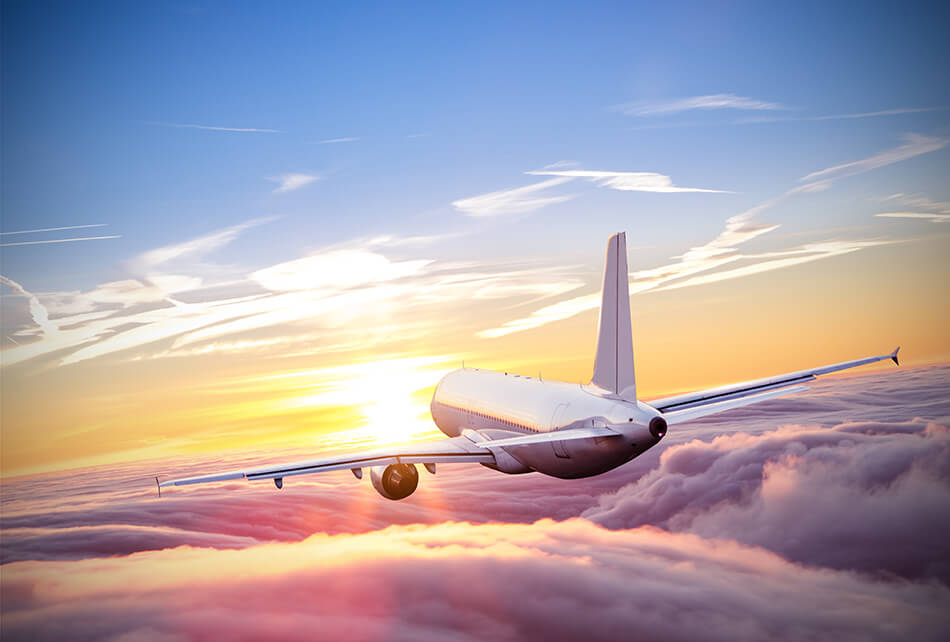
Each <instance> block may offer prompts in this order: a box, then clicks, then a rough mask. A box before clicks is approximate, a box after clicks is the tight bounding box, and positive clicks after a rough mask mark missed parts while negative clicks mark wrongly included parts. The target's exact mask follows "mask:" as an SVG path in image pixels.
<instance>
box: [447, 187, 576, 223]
mask: <svg viewBox="0 0 950 642" xmlns="http://www.w3.org/2000/svg"><path fill="white" fill-rule="evenodd" d="M570 180H571V178H568V177H558V178H552V179H550V180H546V181H541V182H540V183H534V184H533V185H526V186H525V187H516V188H514V189H507V190H500V191H497V192H489V193H488V194H482V195H481V196H472V197H470V198H463V199H460V200H457V201H454V202H453V203H452V206H453V207H455V209H457V210H458V211H460V212H463V213H464V214H467V215H468V216H473V217H479V218H480V217H489V216H499V215H502V214H524V213H526V212H533V211H535V210H538V209H541V208H542V207H547V206H548V205H554V204H556V203H563V202H565V201H569V200H571V199H572V198H574V195H573V194H564V195H559V196H543V197H539V196H536V193H537V192H541V191H543V190H546V189H549V188H551V187H556V186H558V185H563V184H564V183H567V182H568V181H570Z"/></svg>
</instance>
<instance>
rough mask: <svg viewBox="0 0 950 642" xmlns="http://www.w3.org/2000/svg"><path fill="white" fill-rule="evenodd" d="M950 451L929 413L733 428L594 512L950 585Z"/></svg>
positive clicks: (604, 519) (677, 452) (624, 523)
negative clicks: (824, 424) (893, 419)
mask: <svg viewBox="0 0 950 642" xmlns="http://www.w3.org/2000/svg"><path fill="white" fill-rule="evenodd" d="M948 457H950V430H948V429H947V427H946V426H942V425H939V424H935V423H929V424H928V423H927V422H925V421H923V420H914V421H911V422H902V423H887V422H858V423H845V424H840V425H838V426H835V427H834V428H831V429H826V428H821V427H818V426H784V427H782V428H780V429H779V430H775V431H769V432H766V433H763V434H760V435H748V434H742V433H739V434H732V435H724V436H721V437H716V438H715V439H713V440H712V441H711V442H706V441H692V442H689V443H687V444H684V445H682V446H677V447H675V448H670V449H668V450H667V451H666V452H664V453H663V455H662V456H661V458H660V466H659V468H657V469H656V470H655V471H653V472H651V473H650V474H648V475H646V476H644V477H643V478H641V479H640V480H638V481H637V482H636V484H633V485H631V486H628V487H625V488H622V489H620V490H619V491H617V493H615V494H613V495H609V496H606V497H603V498H601V501H600V505H599V506H598V507H596V508H592V509H590V510H588V511H586V512H585V513H584V517H586V518H588V519H590V520H592V521H595V522H598V523H601V524H605V525H608V526H610V527H611V528H631V527H636V526H639V525H643V524H651V525H654V526H660V527H663V528H666V529H670V530H675V531H678V532H690V533H695V534H698V535H702V536H703V537H711V538H729V539H733V540H736V541H740V542H743V543H745V544H748V545H754V546H762V547H765V548H768V549H769V550H773V551H775V552H777V553H779V554H781V555H783V556H785V557H787V558H788V559H791V560H792V561H797V562H802V563H805V564H810V565H817V566H822V567H827V568H836V569H851V570H859V571H865V572H873V573H876V574H877V573H886V574H893V575H898V576H901V577H905V578H910V579H927V578H935V579H939V580H940V581H941V582H943V583H945V584H950V563H948V561H947V560H948V559H950V513H948V512H947V511H946V510H945V509H944V508H943V507H945V506H947V505H950V467H948V466H947V463H946V462H947V461H948ZM924 521H926V524H927V525H926V526H924V525H923V523H924Z"/></svg>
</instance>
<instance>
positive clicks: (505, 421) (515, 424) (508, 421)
mask: <svg viewBox="0 0 950 642" xmlns="http://www.w3.org/2000/svg"><path fill="white" fill-rule="evenodd" d="M459 410H461V411H462V412H467V413H468V414H470V415H474V416H476V417H481V418H482V419H490V420H492V421H497V422H499V423H501V424H504V425H506V426H512V427H514V428H523V429H525V430H530V431H532V432H538V430H537V429H536V428H533V427H531V426H528V425H527V424H522V423H518V422H517V421H512V420H511V419H505V418H503V417H495V416H493V415H489V414H487V413H484V412H478V411H476V410H469V409H467V408H459Z"/></svg>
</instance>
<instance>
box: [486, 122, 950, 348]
mask: <svg viewBox="0 0 950 642" xmlns="http://www.w3.org/2000/svg"><path fill="white" fill-rule="evenodd" d="M944 145H946V141H944V140H943V139H935V138H927V137H924V136H918V135H915V134H910V135H908V136H907V137H906V142H905V143H904V144H903V145H900V146H898V147H895V148H892V149H889V150H886V151H883V152H880V153H878V154H874V155H873V156H870V157H868V158H865V159H861V160H858V161H853V162H850V163H844V164H842V165H836V166H834V167H829V168H827V169H823V170H820V171H817V172H812V173H811V174H808V175H807V176H805V177H803V178H802V179H801V181H803V182H804V184H802V185H797V186H795V187H792V188H790V189H789V190H787V191H786V192H784V193H783V194H781V195H779V196H777V197H775V198H773V199H770V200H768V201H765V202H763V203H760V204H759V205H757V206H755V207H753V208H750V209H748V210H746V211H745V212H742V213H740V214H736V215H735V216H732V217H730V218H728V219H727V220H726V223H725V226H724V228H723V230H722V231H721V232H720V233H719V235H718V236H716V237H715V238H714V239H712V240H711V241H709V242H707V243H705V244H703V245H699V246H696V247H692V248H690V249H689V250H687V251H686V252H685V253H683V254H682V255H680V256H677V257H673V258H674V259H676V260H675V261H673V262H671V263H668V264H666V265H661V266H659V267H656V268H651V269H647V270H640V271H638V272H635V273H633V274H632V275H631V279H630V286H629V287H630V293H631V294H638V293H642V292H648V291H651V290H654V291H659V290H669V289H674V288H682V287H690V286H698V285H704V284H709V283H714V282H721V281H725V280H729V279H736V278H741V277H745V276H750V275H753V274H761V273H763V272H768V271H771V270H777V269H782V268H787V267H792V266H795V265H800V264H802V263H807V262H810V261H816V260H819V259H825V258H831V257H835V256H841V255H843V254H848V253H851V252H856V251H858V250H861V249H865V248H870V247H875V246H878V245H882V244H884V243H885V242H886V241H881V240H876V239H854V240H843V241H825V242H820V243H812V244H807V245H802V246H798V247H792V248H787V249H785V250H781V251H777V252H772V253H766V254H744V253H742V252H741V251H740V249H739V248H740V246H742V245H744V244H746V243H749V242H750V241H752V240H754V239H756V238H759V237H760V236H762V235H764V234H768V233H769V232H771V231H773V230H775V229H777V228H778V227H779V225H778V224H775V223H763V222H759V221H758V220H757V219H758V216H759V215H760V214H761V213H762V212H764V211H766V210H768V209H771V208H772V207H775V206H776V205H778V204H779V203H781V202H783V201H785V200H787V199H788V198H791V197H793V196H795V195H797V194H803V193H809V192H815V191H819V190H823V189H827V188H829V187H830V186H831V184H832V183H833V182H834V181H835V180H837V179H838V178H843V177H845V176H852V175H854V174H859V173H861V172H866V171H869V170H872V169H876V168H879V167H884V166H885V165H890V164H892V163H896V162H899V161H902V160H906V159H908V158H913V157H915V156H918V155H920V154H924V153H927V152H931V151H935V150H937V149H940V148H942V147H943V146H944ZM733 263H736V264H737V265H739V264H740V263H741V264H742V265H739V266H738V267H733V268H732V269H728V270H722V271H718V272H714V271H715V270H719V269H720V268H722V267H724V266H725V265H727V264H733ZM704 273H705V274H704ZM701 274H702V276H699V275H701ZM599 301H600V298H599V296H598V295H597V294H588V295H582V296H579V297H574V298H572V299H569V300H566V301H561V302H558V303H554V304H551V305H546V306H544V307H541V308H540V309H537V310H535V311H534V312H532V313H530V314H529V315H527V316H525V317H521V318H518V319H513V320H511V321H507V322H505V323H503V324H501V325H500V326H497V327H493V328H488V329H486V330H482V331H481V332H479V336H482V337H485V338H495V337H501V336H504V335H507V334H511V333H513V332H520V331H522V330H528V329H531V328H537V327H540V326H542V325H545V324H547V323H551V322H554V321H560V320H562V319H567V318H570V317H573V316H575V315H577V314H580V313H582V312H585V311H587V310H593V309H596V308H597V306H598V304H599Z"/></svg>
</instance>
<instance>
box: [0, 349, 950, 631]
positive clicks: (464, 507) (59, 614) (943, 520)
mask: <svg viewBox="0 0 950 642" xmlns="http://www.w3.org/2000/svg"><path fill="white" fill-rule="evenodd" d="M948 384H950V368H948V367H946V366H942V367H929V368H918V369H911V370H901V371H899V372H883V373H876V374H871V375H863V376H856V377H849V378H843V379H833V380H826V381H824V382H819V383H817V384H816V386H815V390H814V391H812V392H806V393H803V394H802V395H800V396H797V397H795V398H794V399H791V398H790V399H779V400H773V401H769V402H766V403H764V404H762V405H760V406H753V407H750V408H748V409H739V410H736V411H733V412H731V413H729V414H728V415H723V416H721V417H719V418H710V419H707V420H704V421H703V422H700V423H698V424H695V425H693V426H692V427H690V429H689V431H688V432H687V431H686V430H685V429H684V431H682V432H679V434H676V433H671V434H670V435H669V441H667V442H665V443H666V447H665V449H664V450H663V451H662V452H651V453H648V454H647V455H645V456H644V457H642V458H640V459H638V460H636V461H635V462H633V463H632V464H631V465H630V466H629V467H628V468H625V469H623V470H622V471H616V472H614V473H610V474H608V475H604V476H601V477H595V478H591V479H588V480H579V481H576V482H572V483H571V484H565V483H564V482H560V481H558V480H554V479H546V478H533V479H532V480H529V483H524V480H514V479H510V478H505V477H503V476H499V475H496V474H494V473H493V472H492V471H488V470H484V471H481V470H479V469H476V470H474V471H469V472H468V473H466V474H461V473H458V472H457V471H456V472H453V470H452V469H451V468H446V469H445V470H441V469H440V470H439V474H438V475H437V476H436V477H435V478H433V479H434V483H432V484H428V485H426V486H424V487H422V488H421V489H420V491H419V494H418V497H417V500H416V501H414V502H412V503H398V504H395V503H387V504H385V507H386V510H385V511H380V510H374V509H372V508H371V506H372V505H376V506H379V504H378V502H377V501H376V499H375V497H372V496H370V495H368V493H369V492H371V491H369V490H368V489H367V488H366V486H365V485H361V484H359V483H358V482H356V480H354V479H352V476H350V475H349V473H348V472H345V471H344V472H340V473H337V474H336V475H338V478H323V477H311V478H308V479H300V480H299V481H298V482H295V483H294V484H292V485H289V486H288V487H287V488H285V489H284V490H283V491H281V492H280V493H277V492H276V491H274V489H273V488H266V487H265V488H259V489H257V490H252V492H241V493H235V492H233V489H230V488H228V487H222V488H201V489H194V490H189V489H185V490H183V491H180V492H177V493H174V494H172V495H168V496H166V497H163V498H162V499H161V500H158V499H157V498H154V487H151V486H149V483H148V482H149V480H147V479H145V473H144V472H143V468H144V469H149V470H151V465H143V466H133V467H129V466H127V465H123V466H112V467H109V466H106V467H100V468H97V469H95V470H85V471H75V472H62V473H57V474H55V475H44V476H39V477H31V478H22V479H8V480H5V483H4V495H5V497H4V500H5V502H7V506H14V505H15V506H17V510H16V511H15V512H12V511H7V512H6V513H5V516H4V522H3V529H4V532H3V538H4V549H3V555H4V557H3V560H2V561H3V563H4V566H3V573H2V575H0V588H2V595H3V598H4V599H3V600H2V601H0V612H2V614H3V617H4V632H5V633H6V634H9V635H11V636H13V637H14V638H16V637H22V636H24V635H26V633H27V632H29V634H30V635H31V637H32V639H37V640H46V639H50V640H52V639H59V637H61V631H62V630H64V629H68V630H70V631H71V634H72V635H74V636H75V637H76V639H92V638H100V639H101V638H109V637H119V636H122V635H126V636H129V637H132V636H133V635H144V633H142V632H143V631H148V632H149V635H150V636H151V637H153V638H155V637H158V636H161V635H166V636H168V635H180V636H181V635H183V636H185V637H200V636H201V635H204V634H208V635H212V633H211V632H214V635H224V636H226V637H240V635H245V636H246V635H254V634H255V632H257V633H260V635H262V636H265V628H266V630H267V633H266V635H273V633H274V628H273V626H274V622H278V623H281V626H283V627H285V628H284V629H281V630H282V631H283V632H284V633H286V635H285V636H284V637H286V639H297V638H295V637H294V636H298V637H299V639H306V636H308V635H312V631H309V629H307V627H305V626H302V622H305V621H309V620H310V619H312V618H313V617H315V616H318V617H321V621H322V622H323V626H324V627H328V628H325V631H326V632H327V633H328V635H329V634H331V633H334V634H335V633H336V632H339V634H340V635H353V633H354V632H362V633H365V634H367V635H383V634H385V635H387V636H394V635H395V636H398V635H399V634H401V633H405V634H406V635H407V636H409V635H411V636H412V637H414V638H415V639H423V640H426V639H432V640H436V639H445V637H447V636H450V635H451V636H452V637H454V638H456V639H461V640H469V639H471V640H476V639H483V637H484V631H485V630H486V627H487V628H491V630H493V631H500V632H501V633H499V635H502V634H503V636H502V637H505V636H507V637H510V638H512V639H514V638H524V637H530V636H537V635H541V636H544V637H551V638H554V637H558V636H563V634H564V632H565V631H574V630H577V631H578V635H580V634H581V632H583V636H584V637H585V638H586V639H593V640H599V639H604V640H607V639H613V638H614V637H615V636H616V631H618V630H636V631H638V632H641V633H643V634H644V635H647V634H648V635H650V637H651V638H653V639H695V638H709V637H710V636H711V635H715V636H718V637H722V638H723V639H737V638H738V637H742V636H743V635H749V634H750V631H752V635H754V636H755V637H763V638H768V639H789V640H792V639H800V638H801V637H802V636H803V635H804V636H813V637H823V636H827V635H829V634H831V635H835V636H837V637H839V638H842V639H848V638H849V637H851V638H855V639H857V638H860V639H869V640H892V639H896V638H913V639H919V640H938V639H940V637H941V635H942V632H943V631H945V630H946V627H947V626H948V624H950V620H948V618H950V616H948V615H947V612H946V608H945V605H946V603H947V601H948V599H950V574H948V571H947V568H946V565H945V564H944V563H943V561H944V560H945V559H946V558H947V556H948V555H950V550H948V549H947V546H948V544H947V543H948V542H950V518H948V514H947V511H946V509H945V507H946V505H947V504H948V502H950V478H948V476H947V475H948V471H947V469H946V466H943V465H941V462H942V461H944V460H945V459H946V458H947V457H948V456H950V429H948V427H947V418H950V406H948V402H947V399H946V395H945V390H946V388H947V385H948ZM866 390H875V391H878V392H877V393H875V400H874V403H873V404H870V403H865V401H866V400H867V399H868V397H867V395H866V393H863V392H862V391H866ZM882 402H883V403H882ZM776 412H781V413H788V414H787V416H788V419H789V424H787V425H785V426H783V427H781V428H778V429H775V428H772V427H771V426H772V424H773V419H772V418H773V417H774V415H775V413H776ZM907 417H923V418H922V419H912V420H908V419H907ZM940 418H943V419H940ZM243 456H244V455H243V454H239V455H236V457H237V458H240V457H243ZM237 458H236V459H235V461H238V460H239V459H237ZM207 463H208V460H205V459H204V458H202V457H200V456H199V457H191V458H182V459H180V460H178V461H175V462H169V463H168V465H169V468H168V473H169V474H188V472H189V471H192V470H195V469H200V468H201V467H203V466H206V465H207ZM473 474H474V480H475V481H477V483H478V489H479V490H478V492H477V493H471V492H470V488H471V484H472V482H473ZM330 477H333V476H332V475H331V476H330ZM346 479H349V480H350V483H345V481H344V480H346ZM80 482H81V483H80ZM341 482H344V483H341ZM516 482H518V483H516ZM40 490H43V491H44V493H43V494H42V497H43V500H42V501H37V499H36V498H37V497H40V496H41V493H40V492H39V491H40ZM150 497H151V498H150ZM450 500H451V501H450ZM78 504H81V505H82V506H83V510H82V511H77V510H76V508H75V507H76V505H78ZM301 505H306V506H307V510H304V511H302V510H300V506H301ZM555 520H556V521H555ZM790 534H792V535H794V537H792V536H790ZM368 559H369V560H373V563H372V564H367V563H366V560H368ZM331 560H332V563H331ZM196 569H197V571H196ZM198 571H200V573H198ZM196 576H200V577H201V578H202V579H201V581H200V582H198V583H197V584H196V582H195V579H194V578H195V577H196ZM631 577H639V578H641V580H642V581H638V582H631V581H630V578H631ZM643 578H647V579H643ZM750 578H753V579H754V581H749V579H750ZM460 581H463V582H464V584H465V585H466V587H467V588H466V591H464V592H463V593H458V592H457V591H454V590H453V588H452V587H457V586H458V585H459V582H460ZM288 585H293V586H295V587H297V588H298V589H300V590H299V591H298V592H297V593H296V595H297V598H295V599H294V600H287V599H286V595H285V594H283V593H282V592H281V591H279V590H277V589H278V587H281V586H284V587H286V586H288ZM326 586H334V587H336V589H335V590H334V591H333V592H332V594H327V592H326V590H325V587H326ZM307 587H312V590H309V589H308V590H304V589H307ZM763 594H765V595H766V596H767V598H768V599H763ZM393 595H400V596H407V597H406V599H405V600H402V599H400V600H398V601H397V602H392V596H393ZM525 596H530V599H529V600H528V601H527V602H526V601H525ZM248 600H253V601H254V603H255V604H256V608H255V609H254V610H253V612H251V611H248V610H247V609H246V604H247V601H248ZM565 600H567V601H569V602H570V603H572V604H573V603H577V602H578V600H581V601H583V603H584V604H585V605H588V606H587V607H585V608H584V609H570V610H569V612H565V610H564V609H563V608H560V607H558V606H557V605H558V604H563V603H565ZM646 601H650V602H651V603H654V604H655V606H654V607H653V608H651V609H648V610H647V612H645V613H631V610H630V609H629V608H628V607H629V605H630V604H631V603H640V602H646ZM212 603H213V604H216V605H218V607H219V608H216V609H214V610H213V611H212V612H210V613H209V612H208V611H206V610H205V607H204V605H206V604H212ZM499 603H503V604H512V603H518V604H520V605H521V606H522V608H518V609H514V610H512V609H509V608H504V609H499V608H498V604H499ZM776 604H780V605H781V608H776V607H775V605H776ZM436 605H437V607H438V608H437V609H436ZM199 614H201V617H198V615H199ZM724 615H725V617H724ZM323 616H325V617H323ZM334 627H337V628H334Z"/></svg>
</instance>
